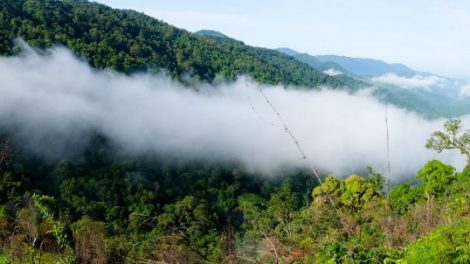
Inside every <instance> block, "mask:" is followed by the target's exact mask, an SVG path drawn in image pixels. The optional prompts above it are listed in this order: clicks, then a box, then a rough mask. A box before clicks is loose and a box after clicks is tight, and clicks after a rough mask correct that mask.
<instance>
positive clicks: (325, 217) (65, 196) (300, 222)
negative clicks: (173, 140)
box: [0, 0, 470, 264]
mask: <svg viewBox="0 0 470 264" xmlns="http://www.w3.org/2000/svg"><path fill="white" fill-rule="evenodd" d="M18 37H21V38H23V39H24V40H25V41H26V42H27V43H28V44H30V45H31V46H33V47H38V48H46V47H50V46H53V45H56V44H61V45H64V46H66V47H68V48H70V49H71V50H73V51H74V52H75V53H76V54H77V55H79V56H83V57H84V58H85V59H86V60H87V61H88V62H89V63H90V64H91V65H92V66H93V67H95V68H97V69H104V68H109V69H113V70H116V71H120V72H124V73H134V72H138V71H149V72H164V73H166V74H169V75H171V76H172V77H173V78H175V79H178V80H180V81H182V82H185V83H189V84H190V83H191V82H192V81H208V82H217V81H221V80H233V79H235V78H236V77H237V76H238V75H240V74H246V75H250V76H252V77H253V78H254V79H255V80H258V81H260V82H263V83H270V84H285V85H304V86H308V87H316V86H318V85H329V86H332V87H342V86H344V85H348V86H350V87H351V88H355V87H356V88H357V87H359V86H361V85H362V84H361V83H360V82H357V81H354V80H353V79H350V78H348V77H344V76H342V77H330V76H327V75H325V74H322V73H320V72H318V71H316V70H314V69H313V68H311V67H310V66H309V65H307V64H304V63H301V62H299V61H297V60H295V59H294V58H291V57H289V56H287V55H283V54H281V53H279V52H277V51H273V50H269V49H262V48H254V47H249V46H247V45H244V44H243V43H242V42H239V41H236V40H233V39H224V38H214V37H210V36H199V35H195V34H192V33H189V32H186V31H184V30H180V29H177V28H175V27H172V26H170V25H168V24H165V23H164V22H161V21H158V20H156V19H153V18H150V17H148V16H145V15H143V14H140V13H137V12H134V11H121V10H113V9H111V8H109V7H106V6H103V5H100V4H96V3H90V2H87V1H81V0H75V1H72V0H64V1H53V0H36V1H32V0H16V1H15V0H2V1H1V2H0V53H1V54H2V55H14V54H16V53H17V52H18V47H17V46H15V44H14V40H15V39H16V38H18ZM430 133H431V131H430ZM84 137H85V136H84ZM86 137H87V139H86V140H85V139H84V141H88V144H87V146H86V147H85V148H83V150H82V151H81V152H80V153H74V154H73V155H70V156H67V157H62V158H61V159H54V160H51V159H46V158H44V157H43V156H41V155H38V154H34V153H40V152H31V151H29V150H30V149H29V148H28V147H27V146H24V144H23V142H22V141H21V140H20V139H18V138H17V137H16V136H15V133H14V130H12V128H5V127H0V263H10V264H17V263H38V264H39V263H64V264H65V263H69V264H72V263H85V264H102V263H103V264H104V263H110V264H113V263H401V264H403V263H409V264H412V263H470V202H469V201H470V200H469V199H470V170H469V168H468V166H467V167H466V168H465V169H464V170H463V171H461V172H458V171H456V169H455V168H453V167H452V166H450V165H447V164H443V163H442V162H440V161H437V160H432V161H429V162H428V163H426V164H423V168H422V169H421V170H420V171H419V172H417V174H416V175H415V178H414V179H413V180H411V181H409V182H404V183H401V184H398V185H396V186H393V187H392V188H391V190H390V192H389V193H386V192H385V189H386V188H385V187H386V186H384V185H385V181H384V178H383V177H382V176H381V175H380V174H378V173H377V172H375V171H374V170H373V169H372V168H365V169H364V171H363V172H360V173H359V172H358V173H357V174H359V175H357V174H353V175H351V176H349V177H347V178H344V179H341V178H338V177H335V176H334V175H324V176H325V177H324V182H323V184H321V185H320V184H319V183H318V182H316V181H315V179H314V178H313V177H312V176H311V175H310V173H309V172H308V171H303V170H296V171H290V172H283V173H280V175H275V176H270V177H267V176H266V175H258V174H256V173H251V172H247V171H246V170H244V169H243V167H242V166H240V165H239V164H235V163H217V162H211V161H208V160H185V159H180V160H178V159H175V158H172V159H169V158H168V157H165V156H163V155H153V154H146V155H139V156H136V155H130V154H127V153H125V152H123V151H122V149H120V148H118V147H116V146H115V144H114V143H113V142H111V141H110V140H109V139H108V138H106V137H105V136H104V135H100V134H93V133H91V134H90V135H87V136H86ZM469 144H470V134H468V132H465V131H463V130H462V124H461V123H460V122H459V121H458V120H450V121H448V122H447V123H446V125H445V127H444V130H443V131H442V132H436V133H434V134H433V136H432V137H431V138H430V139H429V141H428V144H427V146H426V147H428V148H430V149H434V150H436V151H438V152H441V151H444V150H447V149H456V150H458V151H460V152H461V153H462V154H463V155H465V156H466V158H468V159H469V160H470V150H469V149H468V146H469ZM423 147H424V146H423ZM397 166H399V165H397Z"/></svg>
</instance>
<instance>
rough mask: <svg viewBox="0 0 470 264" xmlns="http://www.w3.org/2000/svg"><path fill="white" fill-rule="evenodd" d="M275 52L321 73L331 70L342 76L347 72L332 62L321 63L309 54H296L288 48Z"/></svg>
mask: <svg viewBox="0 0 470 264" xmlns="http://www.w3.org/2000/svg"><path fill="white" fill-rule="evenodd" d="M276 50H278V51H280V52H282V53H284V54H286V55H289V56H292V57H294V58H296V59H297V60H299V61H301V62H303V63H306V64H308V65H310V66H311V67H312V68H314V69H317V70H319V71H321V72H325V71H328V70H331V69H333V70H335V71H337V72H338V73H343V74H347V73H348V71H347V70H346V69H345V68H343V67H342V66H340V65H339V64H338V63H336V62H333V61H322V60H319V59H318V58H316V57H315V56H313V55H310V54H307V53H300V52H297V51H295V50H293V49H289V48H278V49H276Z"/></svg>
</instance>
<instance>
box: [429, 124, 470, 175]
mask: <svg viewBox="0 0 470 264" xmlns="http://www.w3.org/2000/svg"><path fill="white" fill-rule="evenodd" d="M444 129H445V132H443V131H435V132H434V133H433V134H432V135H431V137H430V138H429V139H428V141H427V142H426V148H428V149H434V150H436V151H437V152H438V153H440V152H442V151H443V150H451V149H455V150H458V151H460V154H462V155H464V156H465V157H466V158H467V162H468V165H470V149H469V145H470V133H469V132H468V131H464V130H463V129H462V121H461V120H459V119H450V120H448V121H447V122H446V123H445V124H444ZM468 165H467V166H468Z"/></svg>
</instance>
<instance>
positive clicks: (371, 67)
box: [277, 48, 470, 118]
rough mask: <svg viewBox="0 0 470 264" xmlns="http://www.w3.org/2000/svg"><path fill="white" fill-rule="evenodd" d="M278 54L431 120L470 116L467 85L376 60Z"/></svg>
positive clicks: (287, 49) (283, 51)
mask: <svg viewBox="0 0 470 264" xmlns="http://www.w3.org/2000/svg"><path fill="white" fill-rule="evenodd" d="M277 50H278V51H280V52H282V53H284V54H286V55H289V56H291V57H293V58H295V59H297V60H299V61H301V62H304V63H307V64H308V65H310V66H311V67H313V68H315V69H317V70H319V71H322V72H324V73H328V74H330V75H336V76H337V77H338V76H341V75H340V74H342V75H348V76H350V77H353V78H357V79H359V80H361V81H363V82H365V83H368V84H369V86H373V87H374V92H373V95H374V96H375V97H377V98H379V99H380V100H382V101H384V102H385V100H387V101H388V102H389V103H391V104H394V105H396V106H399V107H401V108H405V109H408V110H411V111H414V112H417V113H419V114H421V115H422V116H425V117H428V118H437V117H455V116H461V115H464V114H468V113H470V98H468V97H462V96H461V89H462V87H464V86H465V84H466V83H465V82H463V81H459V80H454V79H451V78H447V77H442V76H438V75H435V74H432V73H423V72H419V71H416V70H413V69H411V68H409V67H408V66H406V65H403V64H390V63H386V62H383V61H380V60H376V59H364V58H350V57H345V56H336V55H319V56H315V55H310V54H307V53H300V52H297V51H295V50H293V49H290V48H278V49H277Z"/></svg>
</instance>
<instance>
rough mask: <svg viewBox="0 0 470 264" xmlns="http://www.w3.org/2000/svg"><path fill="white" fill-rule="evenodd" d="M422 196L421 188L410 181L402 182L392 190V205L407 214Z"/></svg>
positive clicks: (399, 211)
mask: <svg viewBox="0 0 470 264" xmlns="http://www.w3.org/2000/svg"><path fill="white" fill-rule="evenodd" d="M421 197H422V194H421V193H420V191H419V189H417V188H413V187H412V186H411V185H410V184H408V183H402V184H399V185H397V186H395V187H393V188H392V190H391V191H390V206H391V207H392V209H393V210H394V211H395V212H397V213H399V214H405V213H406V212H408V210H409V209H411V207H412V206H413V205H414V204H415V203H416V201H418V200H419V199H420V198H421Z"/></svg>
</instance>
